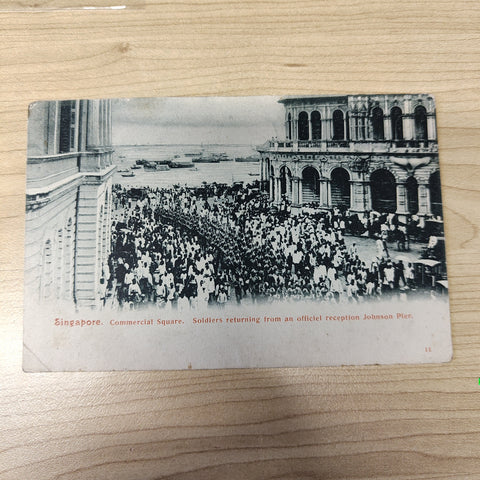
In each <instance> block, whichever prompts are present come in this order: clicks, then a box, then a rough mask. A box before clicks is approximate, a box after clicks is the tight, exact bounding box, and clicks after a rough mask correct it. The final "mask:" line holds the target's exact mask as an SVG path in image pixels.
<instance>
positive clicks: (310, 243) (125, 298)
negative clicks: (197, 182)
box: [100, 185, 431, 310]
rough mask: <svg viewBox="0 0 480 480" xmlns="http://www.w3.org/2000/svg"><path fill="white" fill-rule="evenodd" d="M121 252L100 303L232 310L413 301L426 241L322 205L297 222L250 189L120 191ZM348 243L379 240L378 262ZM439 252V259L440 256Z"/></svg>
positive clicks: (410, 231)
mask: <svg viewBox="0 0 480 480" xmlns="http://www.w3.org/2000/svg"><path fill="white" fill-rule="evenodd" d="M114 199H115V200H114V203H115V211H114V215H115V216H116V220H115V221H114V222H113V225H112V253H111V255H110V258H109V262H108V265H105V266H104V269H103V272H102V278H101V280H100V297H101V299H102V303H103V304H105V303H106V302H108V301H109V300H110V301H111V303H112V305H114V306H119V307H120V308H138V307H139V306H141V305H151V304H155V305H157V306H158V307H159V308H165V307H167V306H168V307H171V308H177V309H180V310H182V309H188V308H198V307H203V306H207V305H213V304H215V305H218V306H219V307H223V306H224V305H225V304H226V303H228V302H230V301H231V302H236V303H237V304H241V303H244V302H269V301H274V300H279V299H284V300H287V301H297V300H308V299H311V300H315V301H324V302H341V301H351V302H358V301H362V300H363V299H365V298H367V297H380V296H385V295H399V296H402V295H405V294H406V293H407V292H409V291H411V289H412V287H414V286H415V275H414V269H413V266H412V264H411V263H408V262H405V263H404V262H403V261H402V260H398V261H395V260H393V259H392V258H391V257H390V254H389V243H390V242H391V241H394V242H395V243H396V246H397V249H398V250H402V249H403V250H405V249H407V248H408V245H409V242H410V241H411V240H412V237H415V238H418V235H419V234H421V229H420V228H419V227H418V223H415V222H410V224H409V225H408V227H407V228H406V227H405V226H402V225H401V224H400V223H399V222H398V218H396V216H395V215H378V214H376V213H375V212H372V213H371V214H367V215H363V216H358V215H349V214H348V212H340V211H338V210H336V209H334V210H333V211H329V212H325V211H320V210H318V209H316V208H315V207H314V206H311V207H308V206H306V207H304V208H303V209H302V210H301V211H300V212H299V213H297V214H296V215H292V214H291V212H290V207H289V205H288V203H287V202H286V201H284V202H283V203H282V205H281V206H280V207H279V208H273V206H272V204H271V203H270V202H269V200H268V198H267V196H265V195H263V194H262V193H260V192H259V191H258V190H256V189H252V188H250V187H249V186H246V187H241V188H238V187H237V188H235V189H234V188H232V187H223V188H222V187H219V186H217V185H207V186H204V187H203V188H197V189H195V188H186V187H180V186H175V187H170V188H163V189H159V188H151V187H145V188H142V189H137V190H136V191H135V195H132V193H131V190H129V189H127V188H123V187H120V186H118V185H117V186H115V188H114ZM345 235H364V236H367V235H368V236H369V237H371V238H375V239H376V244H377V245H376V249H377V251H376V257H375V258H374V259H373V260H372V261H368V262H367V261H364V260H362V259H360V257H359V255H358V251H357V247H356V245H355V243H351V242H350V243H351V245H350V246H349V247H347V245H346V243H345ZM430 253H431V252H430Z"/></svg>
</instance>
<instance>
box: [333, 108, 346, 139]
mask: <svg viewBox="0 0 480 480" xmlns="http://www.w3.org/2000/svg"><path fill="white" fill-rule="evenodd" d="M344 139H345V125H344V123H343V112H342V111H341V110H335V111H334V112H333V140H344Z"/></svg>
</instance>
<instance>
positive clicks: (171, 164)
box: [168, 160, 194, 168]
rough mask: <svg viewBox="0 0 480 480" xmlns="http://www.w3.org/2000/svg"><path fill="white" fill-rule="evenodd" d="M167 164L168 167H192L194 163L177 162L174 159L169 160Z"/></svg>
mask: <svg viewBox="0 0 480 480" xmlns="http://www.w3.org/2000/svg"><path fill="white" fill-rule="evenodd" d="M168 166H169V167H170V168H192V167H193V166H194V164H193V163H192V162H177V161H175V160H170V161H169V162H168Z"/></svg>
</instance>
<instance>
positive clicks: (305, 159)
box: [258, 94, 442, 218]
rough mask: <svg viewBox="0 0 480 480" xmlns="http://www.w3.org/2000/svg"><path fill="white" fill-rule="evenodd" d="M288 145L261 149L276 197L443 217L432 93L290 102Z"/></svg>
mask: <svg viewBox="0 0 480 480" xmlns="http://www.w3.org/2000/svg"><path fill="white" fill-rule="evenodd" d="M280 103H282V104H283V105H284V107H285V130H286V135H285V136H286V140H283V141H282V140H277V139H274V140H272V141H269V142H267V143H265V144H264V145H262V146H260V147H258V151H259V152H260V154H261V180H262V185H263V188H264V190H265V191H268V192H269V194H270V198H271V199H272V200H273V201H274V202H276V203H280V202H281V201H282V198H287V199H288V200H290V201H291V202H292V204H293V205H296V206H300V205H304V204H312V203H314V204H317V205H318V206H320V207H321V208H325V209H331V208H333V207H338V208H342V209H349V210H350V211H351V212H355V213H362V212H367V211H370V210H376V211H379V212H385V213H396V214H398V215H400V216H406V215H408V214H416V215H419V216H420V217H421V218H425V217H426V216H429V215H436V216H438V215H441V214H442V208H441V195H440V177H439V163H438V149H437V137H436V135H437V134H436V124H435V103H434V100H433V98H432V97H431V96H429V95H423V94H422V95H340V96H337V95H333V96H332V95H321V96H314V97H310V96H300V97H284V98H282V99H281V100H280Z"/></svg>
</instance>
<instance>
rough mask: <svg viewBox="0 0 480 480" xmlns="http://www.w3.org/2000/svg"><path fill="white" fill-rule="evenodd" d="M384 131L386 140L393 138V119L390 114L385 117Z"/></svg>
mask: <svg viewBox="0 0 480 480" xmlns="http://www.w3.org/2000/svg"><path fill="white" fill-rule="evenodd" d="M383 133H384V138H385V140H391V139H392V119H391V117H390V115H385V116H384V117H383Z"/></svg>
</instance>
